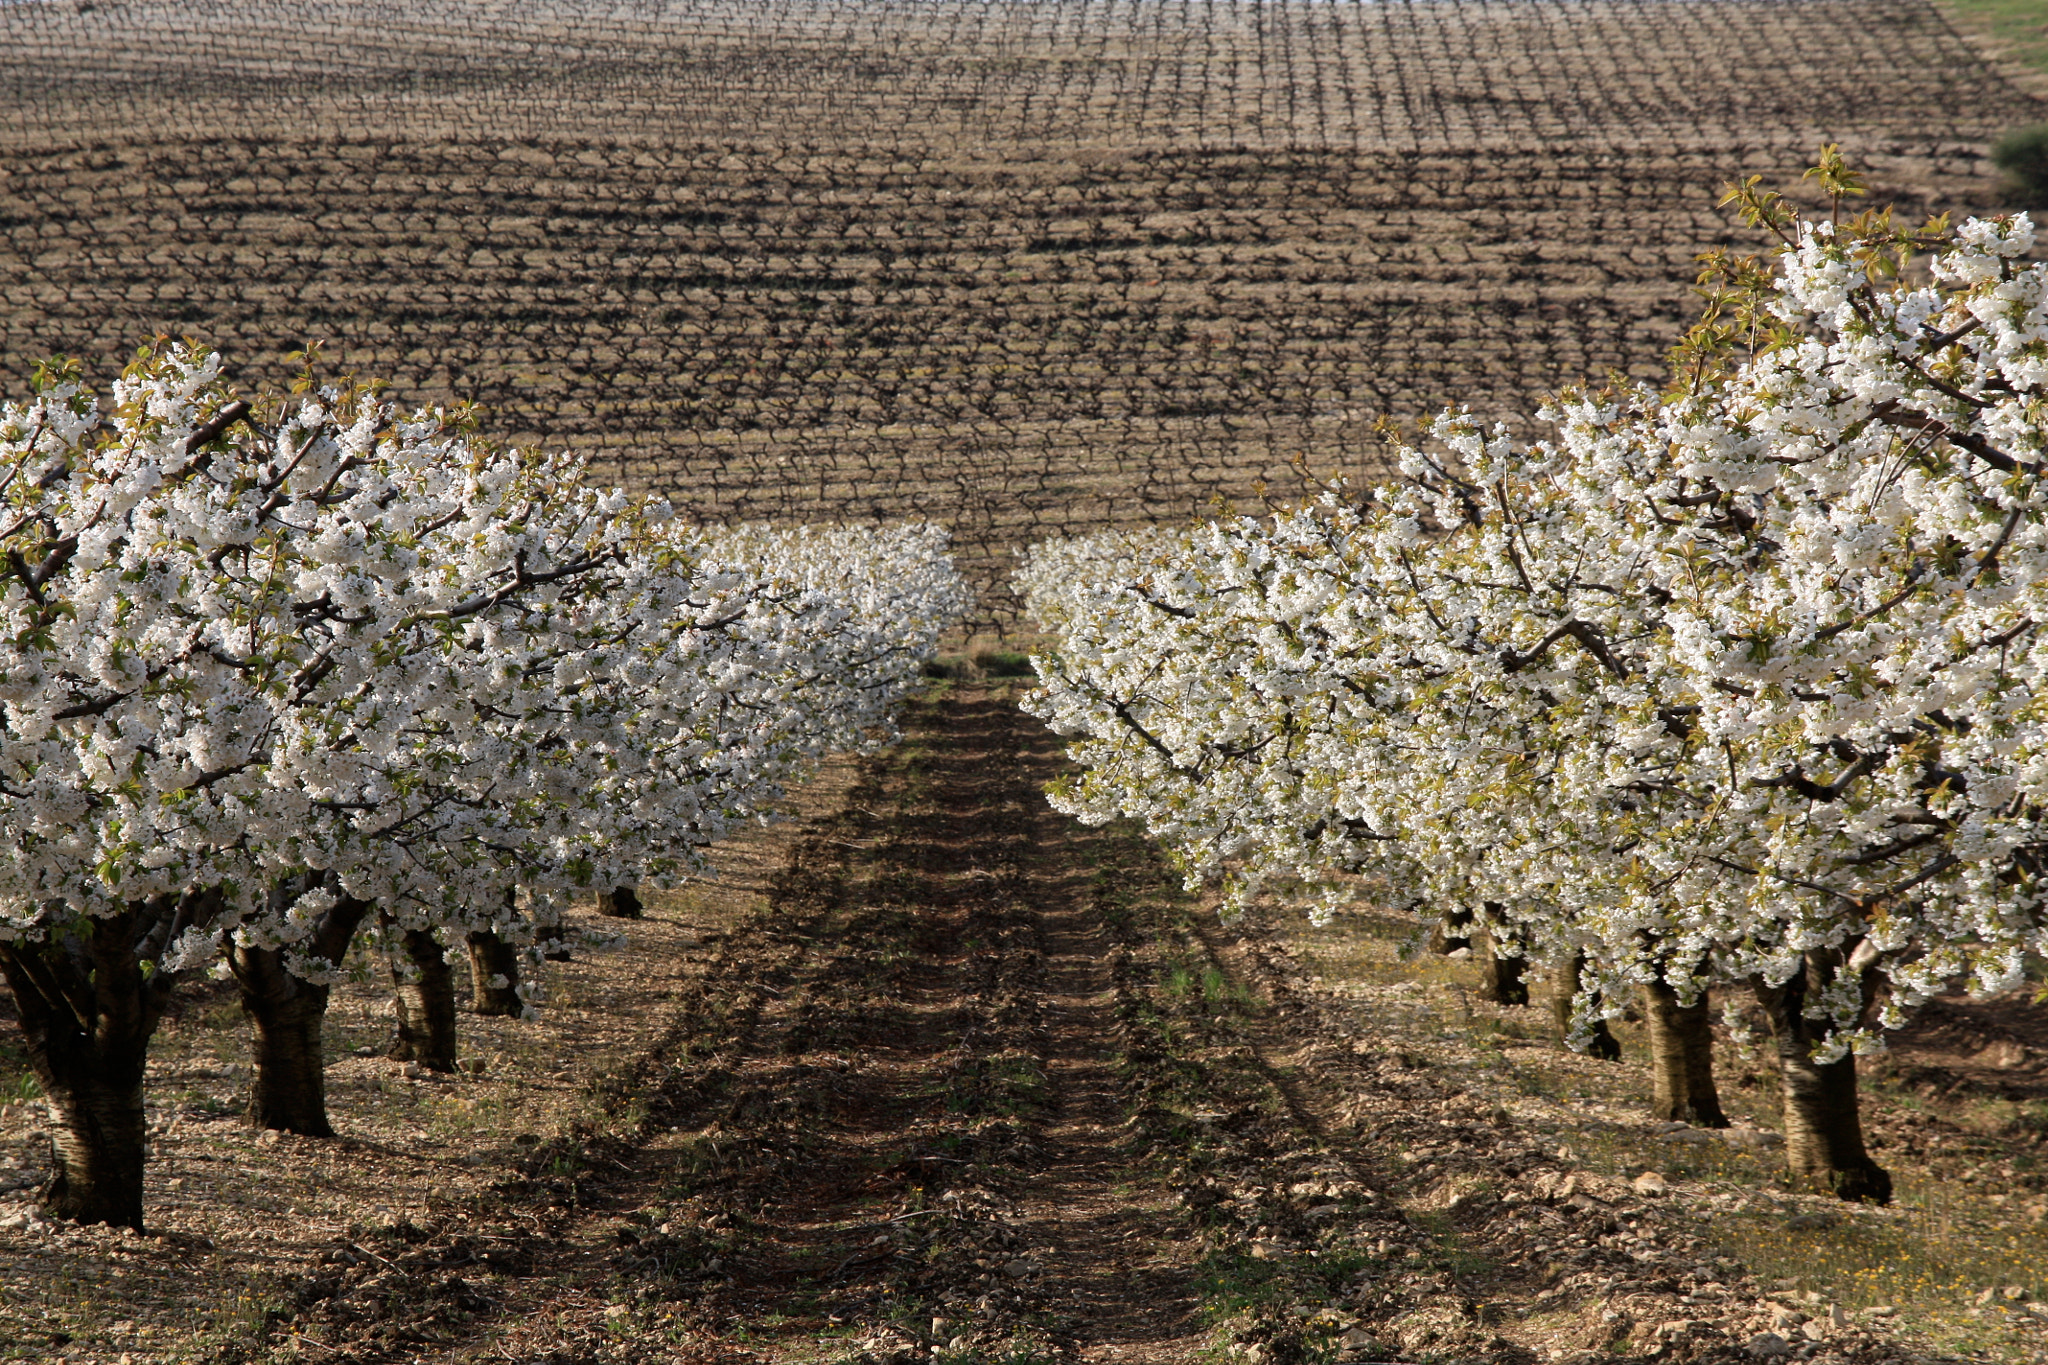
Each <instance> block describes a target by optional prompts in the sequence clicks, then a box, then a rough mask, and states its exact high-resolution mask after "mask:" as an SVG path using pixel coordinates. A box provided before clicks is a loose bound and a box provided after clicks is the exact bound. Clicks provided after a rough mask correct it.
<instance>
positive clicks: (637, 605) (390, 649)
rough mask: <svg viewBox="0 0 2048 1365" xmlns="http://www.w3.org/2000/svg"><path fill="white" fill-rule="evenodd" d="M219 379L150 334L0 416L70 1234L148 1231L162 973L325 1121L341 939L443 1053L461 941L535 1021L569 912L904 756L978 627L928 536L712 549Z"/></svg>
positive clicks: (326, 399) (26, 776) (733, 535)
mask: <svg viewBox="0 0 2048 1365" xmlns="http://www.w3.org/2000/svg"><path fill="white" fill-rule="evenodd" d="M220 374H221V365H220V360H219V357H218V356H216V355H212V354H209V353H207V352H205V351H204V350H202V349H199V348H197V347H192V346H162V347H158V348H156V349H155V350H153V351H150V352H146V353H145V354H144V355H143V356H141V357H140V358H139V359H138V360H137V361H136V363H135V364H134V365H132V366H131V367H130V368H129V369H128V370H127V372H126V373H125V374H124V376H123V377H122V378H121V379H120V381H119V382H117V383H116V384H115V385H114V387H113V390H112V399H111V403H110V404H108V405H106V406H105V407H103V406H102V405H101V403H100V401H99V400H98V399H97V398H96V397H95V396H94V395H93V393H92V392H91V390H90V389H89V388H88V387H87V386H86V383H85V377H84V376H83V374H82V373H81V372H80V369H79V367H77V366H76V365H73V364H68V363H53V364H51V365H47V366H45V367H43V368H42V369H41V370H40V371H39V373H38V375H37V379H36V382H35V386H34V387H35V391H34V393H33V396H32V397H30V398H29V399H28V400H27V401H25V402H17V403H11V404H8V405H6V406H5V407H4V408H0V829H4V830H5V832H6V836H7V837H6V838H5V839H4V840H0V973H4V975H5V978H6V982H7V985H8V986H9V988H10V989H11V991H12V993H13V996H14V1000H15V1003H16V1006H17V1009H18V1011H19V1015H20V1020H21V1026H22V1029H23V1032H24V1033H25V1035H26V1040H27V1047H28V1054H29V1058H30V1061H31V1064H32V1066H33V1068H34V1071H35V1074H36V1076H37V1079H38V1080H39V1081H40V1083H41V1084H42V1087H43V1089H44V1092H45V1094H46V1095H47V1097H48V1100H49V1104H50V1107H51V1110H52V1114H53V1118H54V1120H55V1124H54V1126H55V1128H56V1133H57V1137H56V1143H55V1147H56V1173H55V1177H54V1179H53V1182H52V1184H51V1186H50V1187H49V1188H48V1190H47V1191H46V1193H45V1200H46V1204H47V1205H48V1207H49V1208H50V1210H51V1211H52V1212H53V1213H55V1214H57V1215H59V1216H62V1217H68V1218H74V1219H79V1220H83V1221H95V1222H113V1223H120V1224H126V1225H130V1226H135V1227H140V1226H141V1220H142V1172H143V1159H144V1143H143V1138H144V1129H143V1092H142V1084H143V1075H144V1070H145V1061H146V1053H147V1048H148V1044H149V1040H150V1036H151V1034H152V1032H153V1030H154V1028H155V1026H156V1024H157V1021H158V1019H159V1017H160V1014H161V1012H162V1010H163V1007H164V1004H165V1002H166V999H167V997H168V994H169V991H170V989H171V986H172V984H173V983H174V982H175V981H176V980H177V979H178V978H179V977H180V976H181V975H183V974H185V973H187V972H191V971H194V970H202V969H203V970H210V971H212V972H213V973H215V974H216V975H232V976H233V977H234V978H235V980H236V981H237V983H238V984H239V986H240V989H241V995H242V999H243V1002H244V1004H245V1005H246V1006H247V1008H248V1012H249V1014H250V1017H251V1020H252V1023H253V1025H254V1036H255V1060H256V1080H255V1091H254V1103H253V1117H254V1118H255V1120H256V1121H257V1122H258V1123H260V1124H263V1125H265V1126H269V1127H277V1128H286V1129H292V1130H296V1131H300V1132H306V1133H313V1134H324V1133H326V1132H328V1131H329V1129H328V1123H327V1117H326V1111H325V1101H324V1094H323V1089H322V1069H321V1056H320V1046H321V1044H320V1038H321V1021H322V1016H323V1013H324V1010H325V1007H326V1003H327V994H328V989H329V986H330V984H331V982H332V981H333V980H334V979H335V976H336V973H337V972H338V970H339V967H340V964H341V962H342V960H343V957H344V955H345V954H346V953H347V951H348V950H349V948H350V945H351V943H352V942H353V941H354V940H356V939H357V937H358V935H359V934H362V935H364V937H365V939H366V941H367V943H368V944H369V946H370V948H371V949H372V950H373V951H381V952H382V953H383V954H385V955H386V956H387V957H388V958H389V960H390V961H391V963H392V964H393V966H394V968H395V969H396V970H397V972H398V974H399V976H400V977H401V978H402V979H404V980H405V981H407V982H408V983H410V985H411V986H412V987H413V989H412V990H410V991H408V992H406V993H405V994H406V996H407V997H408V998H409V999H410V1000H411V1001H412V1002H413V1003H414V1005H415V1008H414V1010H413V1011H411V1015H412V1017H411V1018H410V1019H408V1020H407V1021H406V1022H407V1023H408V1026H409V1027H411V1028H412V1029H413V1030H414V1032H415V1033H416V1035H417V1039H416V1045H417V1046H420V1047H422V1048H425V1049H427V1051H428V1053H429V1055H430V1056H432V1055H434V1054H435V1050H436V1049H437V1048H438V1049H440V1050H442V1051H445V1050H446V1037H447V1035H446V1033H445V1030H444V1029H442V1028H440V1027H439V1025H440V1024H442V1023H446V1024H449V1025H452V1020H449V1019H446V1018H445V1015H446V1010H445V1009H444V1008H442V1002H445V1000H446V998H447V993H446V991H445V990H436V989H435V988H434V987H435V986H436V985H437V984H439V983H440V982H445V970H446V965H447V963H448V962H449V961H451V960H454V959H456V958H457V957H458V956H459V955H460V954H462V953H465V952H468V953H471V954H473V955H475V956H476V958H477V960H478V963H479V972H478V979H479V983H480V985H482V986H483V987H484V988H485V990H486V991H487V992H489V991H493V990H495V991H496V992H497V1003H498V1005H499V1006H500V1007H502V1008H505V1009H508V1010H509V1009H526V1008H531V1007H532V1006H533V1004H535V1003H537V1001H536V999H535V997H534V992H533V990H532V986H531V985H530V978H529V982H520V981H518V978H519V977H520V976H521V973H520V972H519V970H518V966H519V961H520V957H521V955H522V953H524V954H526V955H528V956H531V955H533V954H535V953H537V952H538V951H539V950H540V946H541V943H542V942H543V941H544V940H545V939H546V937H547V936H548V934H549V932H550V929H551V927H552V926H555V925H558V924H559V919H560V911H561V909H562V907H563V906H564V905H565V904H566V903H567V902H568V901H569V900H570V899H572V898H575V897H578V896H587V895H603V894H610V893H612V892H613V891H614V889H615V888H621V887H629V886H632V885H635V884H638V883H640V882H642V881H650V882H653V883H656V884H661V883H667V882H672V881H674V880H675V879H677V878H680V877H684V876H686V875H688V874H689V873H690V872H691V871H693V870H695V869H696V868H698V867H699V866H700V864H701V850H702V849H703V847H704V845H705V844H707V843H708V842H710V841H712V840H715V839H717V838H719V837H720V836H721V835H723V834H725V833H726V832H727V831H728V830H729V829H731V828H732V827H733V826H734V825H735V824H736V823H738V822H741V821H744V820H747V819H750V818H755V817H758V816H761V815H763V814H765V813H766V812H768V811H769V810H770V808H771V807H772V805H773V803H774V801H775V799H776V797H777V795H778V794H779V792H780V791H781V789H782V788H783V786H784V785H785V784H786V783H787V782H788V781H789V780H791V779H792V777H794V776H796V775H798V774H799V773H800V772H801V771H802V769H803V768H804V766H805V765H806V764H807V763H808V762H810V761H811V760H813V759H815V758H816V757H818V756H820V755H821V754H823V753H826V752H828V751H832V750H837V749H847V748H858V747H861V746H863V745H865V744H868V743H872V742H875V741H876V740H878V739H880V738H883V737H886V735H887V731H888V716H889V714H890V709H891V707H892V704H893V703H894V702H895V701H896V700H897V699H898V698H900V697H901V695H902V694H903V692H904V691H905V689H906V688H908V687H910V686H912V685H913V684H914V680H915V679H916V677H917V676H918V671H919V666H920V664H921V663H922V662H923V661H924V660H926V659H927V658H929V657H930V655H931V653H932V652H933V650H934V649H935V648H936V645H937V641H938V638H939V636H940V635H941V634H942V632H944V631H945V630H946V629H947V628H948V627H949V626H950V625H951V624H952V623H953V622H955V621H956V620H957V619H958V618H959V617H960V616H961V614H962V613H964V612H965V611H966V610H967V608H968V605H969V603H968V595H967V592H966V590H965V587H964V585H963V583H962V581H961V579H960V577H959V576H958V574H957V573H956V572H955V570H954V568H953V565H952V561H951V559H950V557H949V556H948V554H947V548H946V536H945V534H944V533H943V532H942V531H940V530H937V529H936V528H933V527H928V526H910V527H902V528H896V529H872V528H862V529H848V530H802V529H799V530H776V531H771V530H766V529H761V528H754V527H744V528H737V529H703V528H693V527H690V526H687V525H686V524H684V522H683V521H682V520H681V519H679V518H677V517H675V516H674V515H673V513H672V510H671V508H670V507H669V506H668V505H667V504H665V503H664V502H662V501H660V500H655V499H633V498H629V497H628V496H627V495H625V494H624V493H622V492H618V491H603V490H600V489H598V488H595V487H593V486H591V485H590V483H589V482H587V481H586V477H585V475H586V470H585V469H584V467H583V465H582V464H581V462H580V461H578V460H576V459H572V458H567V457H563V456H556V455H546V454H540V453H537V452H532V451H520V450H503V449H498V448H496V447H494V446H492V445H491V444H489V443H487V442H485V441H484V440H482V439H481V438H480V437H479V436H478V434H477V433H476V431H475V429H474V428H475V422H474V418H473V415H472V414H470V413H468V412H466V411H461V410H457V411H442V410H436V411H429V412H418V413H414V414H411V415H404V414H401V413H399V412H397V411H395V410H394V409H393V408H392V407H391V406H390V405H388V404H386V403H384V402H382V401H380V400H379V398H378V396H377V392H376V390H375V388H374V387H373V386H365V385H360V384H357V383H354V382H352V381H351V382H344V383H338V384H330V385H325V386H317V387H316V385H315V382H314V381H313V379H312V378H311V377H310V375H309V376H308V377H307V378H306V379H305V380H304V381H303V382H302V383H301V384H300V385H299V386H298V387H297V390H296V391H295V393H294V394H293V395H292V396H291V397H290V398H288V399H284V400H282V401H278V402H275V403H270V404H266V405H262V406H259V407H252V406H251V405H250V404H249V403H247V402H245V401H242V400H240V399H238V398H236V397H235V396H234V395H233V394H232V393H231V392H230V391H229V389H228V388H227V386H226V385H225V384H224V383H223V382H222V380H221V377H220ZM437 971H438V972H439V973H440V977H439V978H438V981H437V979H436V977H435V973H436V972H437ZM423 982H424V989H422V988H421V987H422V983H423ZM407 1014H408V1011H406V1010H404V1009H402V1010H401V1016H402V1019H403V1018H405V1016H406V1015H407Z"/></svg>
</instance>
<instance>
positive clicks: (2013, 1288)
mask: <svg viewBox="0 0 2048 1365" xmlns="http://www.w3.org/2000/svg"><path fill="white" fill-rule="evenodd" d="M1999 1296H2000V1297H2001V1298H2003V1299H2005V1300H2006V1301H2007V1302H2009V1303H2025V1302H2026V1301H2027V1287H2026V1286H2025V1285H2023V1284H2009V1285H2007V1286H2006V1287H2005V1288H2004V1289H2003V1290H2001V1291H1999Z"/></svg>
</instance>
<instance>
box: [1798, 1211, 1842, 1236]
mask: <svg viewBox="0 0 2048 1365" xmlns="http://www.w3.org/2000/svg"><path fill="white" fill-rule="evenodd" d="M1841 1221H1842V1220H1841V1219H1840V1218H1839V1217H1837V1216H1836V1215H1834V1214H1832V1213H1823V1212H1815V1213H1795V1214H1793V1215H1792V1216H1791V1217H1790V1218H1787V1219H1786V1220H1785V1226H1786V1227H1788V1228H1790V1229H1791V1230H1792V1231H1794V1232H1825V1231H1826V1230H1827V1229H1829V1228H1831V1227H1833V1226H1835V1224H1837V1223H1839V1222H1841Z"/></svg>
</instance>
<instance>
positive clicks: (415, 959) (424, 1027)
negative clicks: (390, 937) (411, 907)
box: [389, 929, 455, 1071]
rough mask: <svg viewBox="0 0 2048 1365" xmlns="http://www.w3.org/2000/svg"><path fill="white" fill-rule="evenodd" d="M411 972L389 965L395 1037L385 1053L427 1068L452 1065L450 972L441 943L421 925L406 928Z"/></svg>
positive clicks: (452, 982) (449, 1068)
mask: <svg viewBox="0 0 2048 1365" xmlns="http://www.w3.org/2000/svg"><path fill="white" fill-rule="evenodd" d="M405 955H406V958H407V959H408V960H409V961H410V962H411V964H412V971H411V972H410V973H403V974H402V973H399V972H398V971H396V970H395V969H394V971H393V973H392V978H393V984H394V985H395V986H396V987H397V992H398V1039H397V1041H396V1042H394V1043H392V1045H391V1052H390V1054H389V1055H390V1057H391V1059H392V1060H393V1061H398V1062H418V1063H419V1064H420V1065H421V1066H423V1067H426V1068H427V1069H428V1070H429V1071H453V1070H455V973H454V972H453V971H451V970H450V969H449V967H448V958H447V955H446V952H445V950H444V949H443V948H442V947H441V944H440V942H439V941H438V940H437V939H435V937H434V936H433V935H432V934H430V933H428V932H427V931H426V930H424V929H408V930H406V931H405Z"/></svg>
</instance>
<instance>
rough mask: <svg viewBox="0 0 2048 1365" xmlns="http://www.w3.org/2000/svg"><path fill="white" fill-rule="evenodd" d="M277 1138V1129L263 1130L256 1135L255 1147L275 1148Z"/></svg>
mask: <svg viewBox="0 0 2048 1365" xmlns="http://www.w3.org/2000/svg"><path fill="white" fill-rule="evenodd" d="M277 1138H278V1133H277V1129H275V1128H265V1129H264V1130H263V1131H262V1132H260V1133H258V1134H257V1135H256V1145H257V1146H259V1147H275V1146H276V1145H277Z"/></svg>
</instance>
